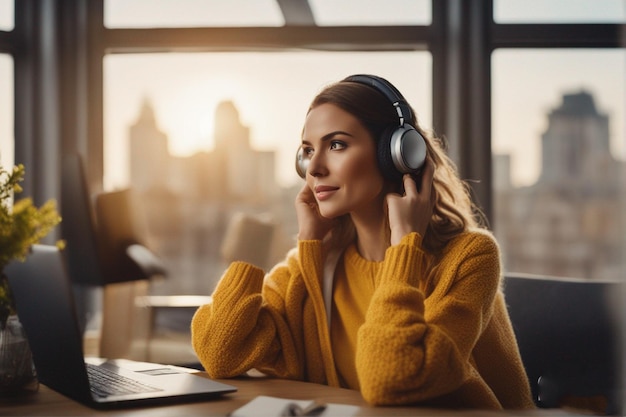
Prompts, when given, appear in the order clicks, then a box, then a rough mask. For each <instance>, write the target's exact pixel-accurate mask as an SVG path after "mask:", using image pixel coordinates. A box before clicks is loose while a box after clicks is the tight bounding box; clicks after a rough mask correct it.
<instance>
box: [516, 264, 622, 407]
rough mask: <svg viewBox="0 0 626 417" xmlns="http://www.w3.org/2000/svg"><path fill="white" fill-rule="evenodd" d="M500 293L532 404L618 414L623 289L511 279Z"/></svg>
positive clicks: (604, 284) (586, 283) (601, 283)
mask: <svg viewBox="0 0 626 417" xmlns="http://www.w3.org/2000/svg"><path fill="white" fill-rule="evenodd" d="M504 291H505V295H506V303H507V306H508V311H509V315H510V318H511V322H512V324H513V329H514V331H515V334H516V337H517V341H518V345H519V349H520V353H521V356H522V361H523V362H524V366H525V368H526V373H527V375H528V378H529V380H530V385H531V390H532V394H533V398H534V399H535V402H536V404H537V405H538V406H539V407H543V408H557V407H566V406H571V407H576V408H581V409H587V410H590V411H593V412H596V413H599V414H603V413H606V414H614V413H617V412H619V411H620V408H619V407H620V403H621V397H622V395H621V389H620V384H621V382H620V381H621V347H620V345H621V340H620V334H621V329H620V317H621V314H620V310H621V304H623V301H622V300H620V298H619V297H621V296H622V294H623V292H622V284H621V283H619V282H607V281H595V280H594V281H591V280H581V279H566V278H555V277H541V276H533V275H523V274H509V275H507V276H506V277H505V281H504Z"/></svg>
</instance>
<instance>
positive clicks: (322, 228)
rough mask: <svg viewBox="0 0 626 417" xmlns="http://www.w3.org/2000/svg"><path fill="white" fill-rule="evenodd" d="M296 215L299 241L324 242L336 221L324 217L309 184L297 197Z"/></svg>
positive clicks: (305, 185)
mask: <svg viewBox="0 0 626 417" xmlns="http://www.w3.org/2000/svg"><path fill="white" fill-rule="evenodd" d="M296 215H297V217H298V240H316V239H319V240H322V239H324V237H326V235H327V234H328V232H330V231H331V229H332V228H333V226H334V225H335V220H334V219H327V218H325V217H322V215H321V214H320V210H319V207H318V205H317V201H316V200H315V196H314V195H313V191H312V190H311V188H309V186H308V185H307V184H304V186H303V187H302V189H301V190H300V192H299V193H298V196H297V197H296Z"/></svg>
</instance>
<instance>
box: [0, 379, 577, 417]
mask: <svg viewBox="0 0 626 417" xmlns="http://www.w3.org/2000/svg"><path fill="white" fill-rule="evenodd" d="M221 381H222V382H224V383H227V384H230V385H235V386H237V387H238V388H239V391H237V392H235V393H232V394H227V395H225V396H223V397H221V398H218V399H214V400H209V401H202V402H194V403H186V404H180V405H165V406H156V407H141V408H127V409H116V410H107V411H99V410H94V409H91V408H89V407H86V406H84V405H81V404H79V403H77V402H75V401H72V400H70V399H68V398H67V397H64V396H63V395H61V394H58V393H57V392H55V391H53V390H51V389H49V388H48V387H46V386H44V385H41V386H40V387H39V392H37V393H35V394H32V395H29V396H25V397H20V398H0V415H7V416H61V415H63V416H96V415H97V416H104V415H106V416H128V417H160V416H162V417H172V416H227V415H228V413H230V412H232V411H234V410H235V409H237V408H239V407H241V406H242V405H244V404H245V403H247V402H248V401H250V400H252V399H253V398H255V397H256V396H258V395H269V396H274V397H281V398H292V399H317V400H319V401H322V402H327V403H341V404H351V405H357V406H359V407H360V408H359V411H358V412H357V414H356V415H357V416H476V417H489V416H509V415H518V416H521V415H523V416H572V415H580V414H575V413H573V412H567V411H565V410H545V409H542V410H531V411H524V412H514V411H504V412H494V411H485V410H463V411H455V410H443V409H432V408H420V407H370V406H368V405H367V404H366V403H365V402H364V401H363V399H362V397H361V395H360V394H359V393H358V392H357V391H352V390H347V389H341V388H331V387H328V386H325V385H318V384H312V383H306V382H297V381H288V380H281V379H271V378H237V379H228V380H221Z"/></svg>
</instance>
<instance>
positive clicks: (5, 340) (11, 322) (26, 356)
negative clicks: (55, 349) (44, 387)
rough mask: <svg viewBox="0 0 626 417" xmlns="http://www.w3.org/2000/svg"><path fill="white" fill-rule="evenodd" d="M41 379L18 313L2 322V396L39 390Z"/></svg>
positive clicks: (0, 383)
mask: <svg viewBox="0 0 626 417" xmlns="http://www.w3.org/2000/svg"><path fill="white" fill-rule="evenodd" d="M38 388H39V381H38V380H37V372H36V371H35V365H34V363H33V355H32V352H31V350H30V346H29V345H28V339H26V334H25V332H24V327H23V326H22V324H21V323H20V320H19V318H18V316H17V315H15V314H14V315H10V316H9V317H8V319H7V321H6V324H4V325H3V323H1V322H0V396H4V397H6V396H16V395H21V394H28V393H33V392H35V391H37V390H38Z"/></svg>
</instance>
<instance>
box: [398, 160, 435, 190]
mask: <svg viewBox="0 0 626 417" xmlns="http://www.w3.org/2000/svg"><path fill="white" fill-rule="evenodd" d="M434 173H435V166H434V164H433V163H432V161H431V160H430V159H428V158H427V159H426V161H425V162H424V166H423V167H422V171H421V172H420V173H419V174H417V175H411V174H405V175H404V176H403V177H402V181H403V185H404V192H405V195H407V196H417V195H420V196H424V197H426V198H429V197H430V194H431V189H432V184H433V178H434ZM418 181H419V187H418V186H417V182H418Z"/></svg>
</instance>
